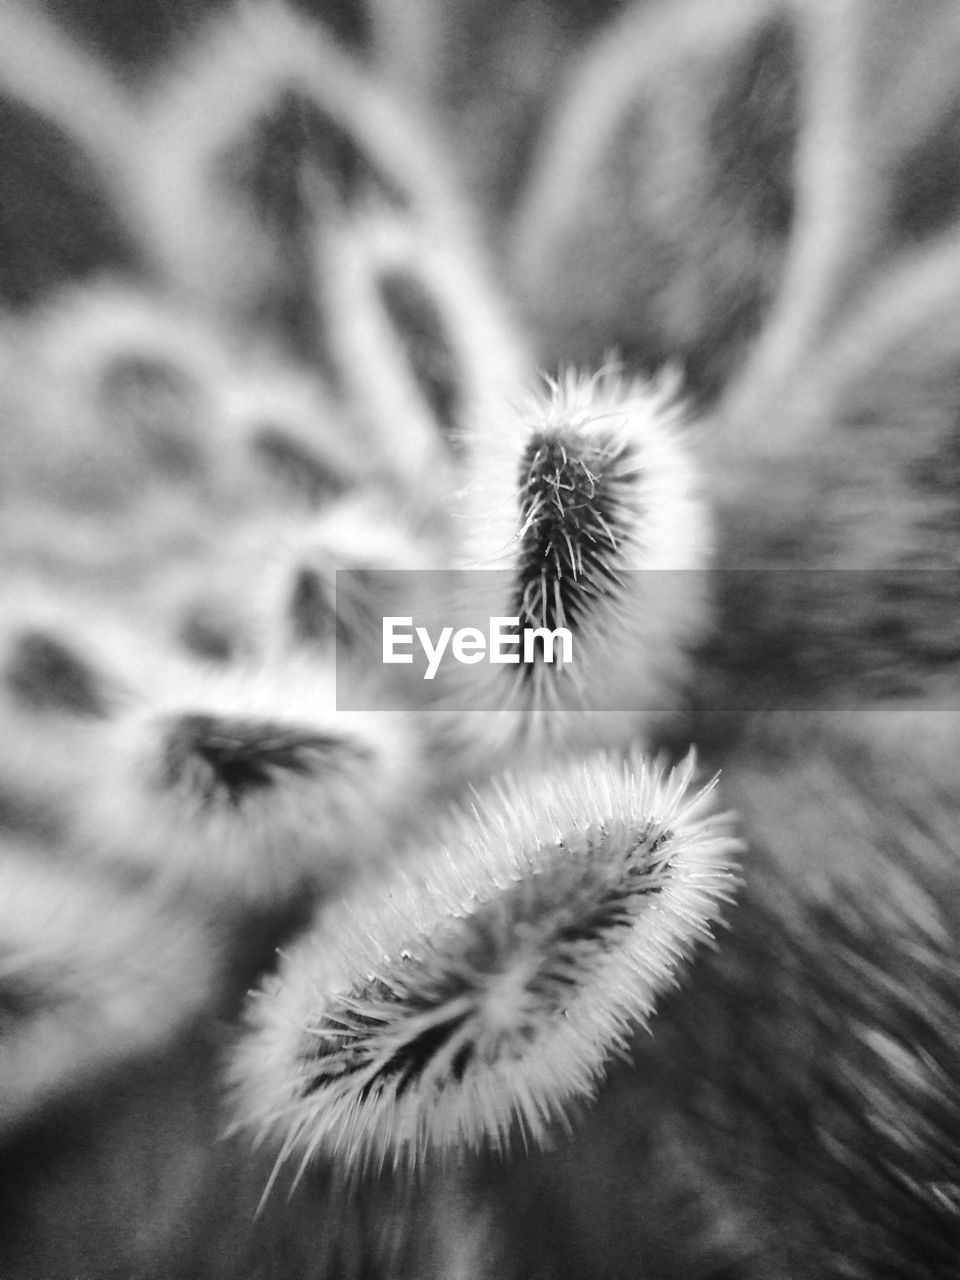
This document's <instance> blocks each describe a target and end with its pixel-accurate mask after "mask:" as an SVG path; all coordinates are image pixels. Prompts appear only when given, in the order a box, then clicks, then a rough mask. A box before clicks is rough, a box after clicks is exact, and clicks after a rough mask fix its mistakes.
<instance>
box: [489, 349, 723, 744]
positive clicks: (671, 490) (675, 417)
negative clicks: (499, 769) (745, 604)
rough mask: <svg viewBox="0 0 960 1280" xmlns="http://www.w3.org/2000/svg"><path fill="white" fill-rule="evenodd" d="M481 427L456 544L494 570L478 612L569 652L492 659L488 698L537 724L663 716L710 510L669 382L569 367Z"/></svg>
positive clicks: (694, 630)
mask: <svg viewBox="0 0 960 1280" xmlns="http://www.w3.org/2000/svg"><path fill="white" fill-rule="evenodd" d="M487 431H488V435H490V438H489V440H488V441H487V446H486V449H485V451H484V452H483V453H482V454H481V453H480V450H479V447H478V449H477V453H478V456H479V461H478V463H477V468H476V470H477V474H476V478H475V481H474V482H473V484H472V485H471V486H470V488H469V490H468V493H467V502H468V504H469V515H470V522H469V523H470V532H469V542H468V543H467V546H468V547H469V549H470V552H471V559H472V561H473V563H474V564H475V565H477V566H479V567H481V568H485V569H498V568H499V569H500V570H501V572H500V573H497V574H491V575H490V584H491V585H490V592H491V594H492V595H493V596H495V597H497V598H498V599H497V601H496V607H494V608H493V609H492V613H494V614H496V615H500V616H504V617H517V618H519V628H520V630H521V631H523V630H524V629H532V628H546V629H547V630H548V631H551V632H552V631H553V630H555V629H556V628H559V627H565V628H568V629H569V631H570V632H571V635H572V642H573V656H572V660H571V661H570V662H568V663H563V662H558V661H555V662H554V663H552V664H551V663H548V662H545V661H543V649H542V648H540V647H537V648H535V650H534V652H535V655H536V660H535V661H533V662H520V663H519V664H517V665H505V666H500V667H498V668H496V669H495V670H494V675H493V676H492V677H491V679H493V680H495V681H496V682H497V684H496V688H495V690H494V693H493V701H494V703H495V705H497V706H500V707H503V708H504V709H506V710H516V711H518V712H524V713H528V714H531V715H532V716H533V717H534V718H536V719H538V720H539V722H540V723H541V725H542V727H543V728H544V729H545V730H546V732H548V733H549V732H550V731H551V728H559V725H560V723H561V721H560V719H558V720H557V722H556V725H554V726H551V722H550V716H549V714H547V715H546V716H540V713H541V712H545V713H551V712H557V711H571V710H572V711H574V712H575V713H576V715H577V717H579V716H580V714H581V713H583V712H604V713H613V712H615V711H621V710H623V711H626V712H628V713H636V715H641V714H645V715H647V716H648V717H649V716H655V715H657V714H662V713H663V711H664V710H665V709H667V708H669V706H670V705H671V703H672V701H673V700H674V698H675V697H676V694H677V691H678V688H679V687H681V686H682V684H683V681H684V678H685V675H686V668H687V661H688V651H689V648H690V647H691V646H692V645H693V644H695V643H696V642H697V641H699V640H700V639H701V638H702V637H703V636H704V634H705V633H706V630H707V626H708V623H709V607H708V598H707V582H706V574H705V573H704V572H702V571H703V570H705V569H706V567H707V565H708V562H709V553H710V545H711V537H710V522H709V517H708V512H707V509H706V505H705V502H704V500H703V498H702V496H701V494H700V492H699V487H700V485H699V477H698V474H697V467H696V462H695V459H694V456H693V452H692V442H691V440H690V435H689V428H688V427H686V426H685V423H684V412H683V407H682V404H681V402H680V400H679V397H678V386H677V380H676V378H675V377H673V376H672V375H664V376H662V377H661V378H659V379H658V380H656V381H642V380H640V379H630V378H626V377H623V376H621V375H620V374H619V373H618V372H617V371H616V370H615V369H613V368H605V369H602V370H600V371H599V372H598V373H595V374H594V375H592V376H586V375H584V374H579V373H576V372H574V371H568V372H566V373H564V374H563V375H562V376H561V377H560V379H559V380H557V381H552V380H550V381H548V383H547V389H546V392H545V394H541V395H538V396H536V397H534V398H533V399H531V400H530V401H528V402H527V403H526V404H525V405H523V406H521V407H520V408H519V409H518V410H516V411H514V412H513V413H511V414H510V415H508V417H507V419H506V420H501V421H500V423H499V424H498V434H496V435H495V436H494V435H493V434H492V432H491V428H490V427H489V426H488V428H487ZM473 580H474V582H475V584H476V586H477V589H478V590H479V589H480V588H481V587H482V583H483V581H484V575H482V574H475V575H473ZM562 723H563V724H564V725H567V726H568V727H569V725H570V724H574V725H575V724H577V723H579V720H578V719H574V720H572V721H571V720H569V718H567V717H564V718H563V721H562ZM566 731H567V730H566V729H564V730H563V732H566Z"/></svg>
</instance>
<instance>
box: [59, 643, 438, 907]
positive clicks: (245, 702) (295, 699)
mask: <svg viewBox="0 0 960 1280" xmlns="http://www.w3.org/2000/svg"><path fill="white" fill-rule="evenodd" d="M90 745H91V760H90V763H89V766H88V767H87V770H86V773H87V778H88V783H87V788H86V793H85V796H84V801H83V804H82V806H81V807H80V810H79V813H78V819H77V821H78V826H79V830H80V833H81V836H82V843H83V847H84V850H85V851H86V853H87V855H88V856H89V857H91V858H93V859H102V860H103V861H104V862H105V863H107V864H108V865H116V866H119V867H125V868H127V869H129V870H131V871H135V872H138V873H140V874H142V875H144V876H146V877H147V878H149V879H151V880H153V881H155V882H157V883H158V884H159V885H160V886H163V887H168V888H171V889H184V890H187V891H193V892H196V893H199V894H201V895H204V894H213V895H214V896H217V897H219V898H222V899H224V900H229V901H232V902H235V903H238V904H240V905H243V904H251V905H257V904H265V905H267V906H270V905H272V904H275V903H276V902H278V901H279V902H282V901H286V900H288V899H290V898H291V896H292V895H295V894H296V893H298V892H309V891H311V890H314V891H316V890H325V889H329V888H330V887H331V885H333V884H335V883H338V882H339V881H340V880H341V879H342V878H343V877H345V876H348V875H351V874H354V873H355V872H356V871H357V870H358V869H359V868H360V867H362V866H364V864H365V863H368V862H370V861H372V860H375V859H378V858H381V857H383V856H385V854H387V853H389V852H391V851H392V848H393V842H394V840H395V838H396V833H397V832H398V831H400V830H402V829H403V827H404V825H405V823H406V822H408V821H409V820H410V818H411V813H412V811H413V808H414V805H415V797H417V796H418V795H422V794H423V792H424V791H425V790H427V789H428V788H429V785H430V780H429V778H428V777H427V775H426V772H425V770H424V769H423V767H422V765H421V753H420V747H419V738H418V735H417V733H416V731H415V727H414V724H413V721H412V719H411V717H409V716H407V717H403V716H401V715H400V714H399V713H397V714H394V713H390V712H383V713H374V712H369V713H366V712H357V713H349V712H338V711H337V710H336V695H335V690H334V686H333V676H332V673H331V672H329V671H327V670H325V669H323V668H321V667H319V665H316V666H311V667H309V668H303V669H300V668H298V666H297V664H296V663H295V662H293V661H291V662H288V663H287V664H285V665H284V666H283V667H282V668H281V669H279V670H278V671H276V672H273V671H272V670H268V669H266V668H258V669H257V670H256V671H253V672H245V671H241V670H227V671H223V672H217V671H210V672H207V673H203V674H200V675H197V674H194V673H189V672H182V673H179V674H176V675H175V676H174V677H173V678H171V679H170V680H169V681H168V687H167V688H166V690H163V689H161V690H160V691H159V692H156V693H154V694H153V696H151V697H141V698H140V699H139V701H138V702H137V704H136V705H133V706H131V707H130V708H129V709H128V710H127V711H126V712H125V714H123V715H119V716H116V717H114V718H113V719H112V720H111V721H109V722H108V723H106V724H105V725H103V726H102V727H100V728H98V729H97V730H96V732H95V733H92V734H91V742H90Z"/></svg>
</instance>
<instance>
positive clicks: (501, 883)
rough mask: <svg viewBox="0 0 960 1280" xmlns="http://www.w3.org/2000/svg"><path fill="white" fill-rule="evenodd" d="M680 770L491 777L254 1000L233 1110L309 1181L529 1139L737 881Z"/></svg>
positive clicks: (591, 766)
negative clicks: (322, 1173)
mask: <svg viewBox="0 0 960 1280" xmlns="http://www.w3.org/2000/svg"><path fill="white" fill-rule="evenodd" d="M694 772H695V761H694V758H693V755H692V753H691V755H690V756H689V757H688V758H687V760H686V762H685V763H684V764H683V765H681V766H679V767H678V768H676V769H674V770H671V771H670V772H669V773H668V772H666V771H665V770H664V768H663V767H661V766H660V765H657V764H649V763H640V762H636V763H633V764H623V763H618V762H615V761H614V760H612V759H610V758H608V757H606V756H599V757H596V758H594V759H591V760H589V761H587V762H585V763H581V764H576V765H570V766H567V767H564V768H562V769H557V770H555V771H554V772H552V773H550V774H547V775H546V776H544V777H540V778H528V779H523V780H512V779H510V778H507V780H505V781H501V782H499V783H498V784H497V785H496V786H495V787H494V788H493V789H492V790H491V791H489V792H488V793H487V794H485V795H477V797H476V799H475V801H474V803H473V804H472V806H471V807H470V809H469V810H467V811H465V812H463V813H461V814H460V815H459V816H457V817H455V818H454V819H453V820H452V822H451V825H450V826H449V828H448V829H447V831H446V833H445V835H444V836H443V838H442V839H440V840H439V841H438V842H437V843H436V844H435V845H434V846H433V847H432V848H431V849H430V850H429V852H428V853H426V854H425V855H424V856H423V858H422V860H421V861H418V862H417V863H416V864H414V866H413V868H412V869H411V870H409V871H407V872H405V873H404V874H403V876H402V877H401V878H399V879H398V880H397V881H396V882H395V883H394V884H393V885H387V886H385V887H383V888H382V889H381V890H380V891H379V892H376V891H374V890H372V889H371V890H370V891H369V892H365V893H364V894H363V896H362V897H361V896H360V895H359V894H354V895H353V897H352V898H351V899H350V900H348V901H347V902H346V903H344V904H342V905H340V906H339V907H336V908H331V909H329V910H328V911H327V912H325V913H324V914H322V915H321V916H320V917H319V919H318V921H317V923H316V925H315V927H314V929H313V931H312V932H311V933H310V934H308V935H307V936H306V937H305V938H304V939H303V940H302V941H300V942H299V943H298V944H297V945H296V946H295V947H294V948H293V949H292V950H291V951H290V952H289V953H288V954H287V955H286V957H285V959H284V961H283V964H282V967H281V970H280V973H279V975H278V976H277V977H276V978H275V979H272V980H269V981H268V983H267V985H266V986H265V987H264V988H263V989H262V990H261V991H260V992H259V993H258V994H257V995H256V996H255V997H254V999H253V1002H252V1005H251V1009H250V1015H249V1016H250V1023H251V1026H250V1030H249V1031H248V1033H247V1035H246V1038H245V1040H244V1041H243V1042H242V1043H241V1045H240V1046H239V1049H238V1051H237V1055H236V1059H235V1062H234V1064H233V1080H234V1084H235V1087H236V1102H237V1113H238V1116H239V1119H240V1122H241V1124H243V1125H245V1126H250V1127H252V1128H253V1129H254V1130H255V1131H257V1132H258V1133H259V1135H260V1137H261V1139H263V1138H267V1137H269V1139H270V1140H271V1141H272V1142H273V1143H274V1144H275V1145H276V1146H277V1147H278V1148H279V1152H280V1155H279V1160H280V1163H281V1164H282V1163H283V1162H284V1161H286V1160H290V1159H297V1160H299V1161H301V1162H302V1164H303V1165H305V1164H306V1163H308V1162H309V1161H310V1160H311V1158H312V1157H313V1156H314V1155H315V1154H320V1153H324V1154H326V1155H328V1156H333V1157H334V1158H336V1159H337V1160H339V1161H341V1162H342V1163H343V1165H344V1166H346V1167H348V1168H357V1167H364V1166H366V1165H373V1166H384V1165H388V1166H409V1167H411V1168H412V1167H415V1166H417V1165H418V1163H419V1162H420V1161H421V1160H422V1158H424V1157H425V1156H426V1155H427V1154H428V1152H430V1151H432V1150H439V1151H450V1150H454V1149H462V1148H464V1147H474V1148H476V1147H480V1146H481V1145H486V1144H489V1145H490V1146H492V1147H493V1148H497V1149H500V1148H503V1147H504V1146H505V1145H506V1144H507V1142H508V1139H509V1138H510V1136H511V1135H512V1134H515V1133H516V1132H519V1134H520V1135H521V1136H522V1138H523V1140H524V1141H525V1142H527V1143H539V1142H540V1141H541V1140H543V1138H544V1137H545V1135H546V1133H547V1130H548V1128H549V1126H550V1124H551V1122H552V1121H554V1120H556V1119H559V1118H561V1117H562V1116H563V1114H564V1109H565V1107H566V1106H567V1105H568V1104H569V1103H570V1102H571V1100H573V1099H576V1098H582V1097H584V1096H590V1095H591V1094H592V1092H593V1090H594V1088H595V1086H596V1085H597V1084H598V1082H599V1080H600V1078H601V1076H602V1075H603V1073H604V1070H605V1067H606V1064H607V1061H608V1059H609V1057H610V1055H611V1054H612V1053H614V1052H616V1051H622V1050H624V1049H625V1047H626V1046H627V1043H628V1037H629V1035H630V1033H631V1031H632V1030H633V1029H634V1028H636V1027H638V1026H640V1027H642V1026H646V1025H647V1024H648V1023H649V1021H650V1019H651V1018H652V1017H653V1014H654V1011H655V1008H656V1004H657V1001H658V999H659V997H660V996H661V995H662V994H663V992H664V991H666V990H667V989H668V988H670V987H672V986H674V985H675V984H676V983H677V981H678V976H679V972H680V969H681V967H682V965H683V963H684V962H685V961H686V959H687V958H688V957H689V955H690V953H691V952H692V951H693V950H694V948H695V947H696V946H697V945H698V944H699V943H701V942H703V941H704V940H708V939H709V938H710V936H711V931H710V930H711V923H712V922H713V921H714V920H715V919H716V917H717V914H718V911H719V909H720V906H721V904H722V903H723V902H724V901H725V900H726V899H727V898H728V896H729V894H730V892H731V888H732V885H733V882H734V881H733V875H732V871H731V860H732V858H733V857H734V855H735V853H736V850H737V848H738V843H737V841H736V840H735V839H734V838H733V837H732V836H731V834H730V826H729V821H728V819H727V817H726V816H722V815H717V814H716V813H715V812H713V808H712V803H711V801H710V799H709V798H708V793H709V792H710V791H711V786H707V787H706V788H705V789H703V790H698V789H697V788H696V786H695V785H694Z"/></svg>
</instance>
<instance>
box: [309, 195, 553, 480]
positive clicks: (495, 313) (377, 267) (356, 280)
mask: <svg viewBox="0 0 960 1280" xmlns="http://www.w3.org/2000/svg"><path fill="white" fill-rule="evenodd" d="M317 234H318V237H319V241H320V245H321V252H320V254H319V268H318V273H317V283H316V288H317V295H318V297H319V298H320V301H321V305H322V307H323V309H324V311H325V313H326V314H327V316H328V318H329V334H328V343H329V350H330V356H331V359H332V361H333V363H334V365H335V367H336V369H337V373H338V377H339V380H340V382H341V384H342V385H343V387H344V388H345V390H346V392H347V394H348V395H349V396H350V399H351V403H352V404H354V405H355V406H356V407H357V413H358V415H359V417H360V419H361V423H362V426H363V427H364V429H365V432H366V434H368V435H369V436H370V437H371V439H372V441H374V442H375V443H376V444H377V446H378V449H379V451H380V453H381V454H382V455H383V456H384V457H386V458H388V459H389V464H390V467H391V469H392V470H393V471H394V472H395V473H398V474H400V475H402V476H404V477H406V478H408V479H409V480H410V481H411V482H412V483H413V484H415V485H416V486H417V488H419V487H420V481H421V477H422V474H423V471H424V469H425V468H426V467H429V468H430V470H431V485H432V486H433V488H434V491H435V492H438V491H439V490H440V489H441V487H442V485H443V483H444V480H445V479H447V478H448V477H447V472H448V468H449V466H450V464H451V462H456V461H458V460H461V459H462V454H463V451H464V449H465V447H466V441H467V436H468V427H469V424H470V423H472V422H484V421H486V420H487V419H488V418H489V417H490V416H491V415H492V414H494V413H495V412H496V411H497V409H498V407H499V404H500V402H501V400H502V398H503V397H504V396H507V395H511V394H515V393H516V391H517V390H518V389H519V388H522V387H523V386H524V385H526V383H527V382H528V381H529V378H530V377H531V375H532V373H533V370H534V366H533V363H532V358H531V357H530V355H529V353H528V352H527V351H526V350H525V347H526V344H525V341H524V340H523V338H522V337H521V335H520V333H519V331H518V329H517V326H516V325H515V324H514V323H513V321H512V318H511V316H510V315H509V312H508V309H507V307H506V305H505V303H504V302H502V301H501V300H500V299H499V298H498V297H497V295H496V291H495V290H494V289H493V287H492V285H491V282H490V280H489V278H488V273H487V270H486V268H485V264H484V263H483V261H482V256H481V255H480V253H479V252H478V249H477V247H476V246H475V245H474V244H473V243H472V242H471V237H470V236H469V235H468V234H466V232H464V233H463V234H460V235H457V236H454V235H452V234H451V232H449V231H448V232H447V233H446V234H445V235H438V234H437V232H436V230H435V229H434V228H431V227H427V226H424V225H423V223H422V222H421V221H419V220H417V219H415V218H412V217H410V216H408V215H405V214H404V213H403V212H402V211H397V210H391V209H389V208H385V207H382V206H380V207H378V206H375V205H373V204H370V205H368V206H366V207H364V208H363V209H361V210H360V211H359V213H358V214H357V215H356V216H355V217H353V218H351V219H349V220H346V219H332V220H327V221H326V222H324V223H323V224H322V225H321V226H320V227H319V228H318V233H317Z"/></svg>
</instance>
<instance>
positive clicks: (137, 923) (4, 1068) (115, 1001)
mask: <svg viewBox="0 0 960 1280" xmlns="http://www.w3.org/2000/svg"><path fill="white" fill-rule="evenodd" d="M216 983H217V978H216V956H215V952H214V946H213V944H212V941H211V939H210V938H209V937H208V936H207V935H206V934H205V932H204V931H203V929H202V927H201V926H200V925H199V923H197V922H196V921H195V920H191V919H190V918H189V917H187V916H185V915H184V914H183V913H180V914H178V915H172V914H166V913H163V912H162V911H160V910H159V909H158V908H157V907H156V906H155V905H150V904H148V903H147V902H146V901H144V900H143V899H142V898H139V897H135V896H133V895H131V894H128V893H125V892H122V891H120V890H119V889H118V888H117V887H116V886H113V885H110V884H104V883H103V882H102V881H100V880H97V881H93V880H91V879H87V878H84V877H83V876H82V875H80V874H78V872H77V871H76V870H74V869H69V870H68V869H67V868H66V867H65V866H64V865H63V862H62V860H58V862H57V863H56V864H54V863H53V862H52V861H51V860H45V859H43V858H40V857H38V854H37V852H36V850H34V849H26V848H24V849H21V848H19V847H18V846H15V845H12V844H9V843H4V844H3V846H2V847H0V1134H3V1133H5V1132H6V1131H7V1130H9V1129H10V1128H12V1127H13V1126H15V1125H17V1124H20V1123H22V1122H23V1121H24V1120H26V1119H28V1118H29V1117H30V1116H32V1115H35V1114H36V1113H37V1111H38V1110H39V1109H40V1108H42V1107H44V1106H45V1105H47V1104H49V1102H50V1101H52V1100H53V1099H55V1098H56V1097H59V1096H63V1095H65V1094H67V1093H69V1092H71V1091H77V1090H79V1089H81V1088H82V1087H83V1086H84V1084H85V1082H87V1081H88V1080H90V1079H91V1078H93V1077H94V1076H95V1075H97V1074H99V1073H103V1072H105V1071H109V1070H111V1069H114V1068H115V1067H117V1066H118V1065H119V1064H121V1063H123V1062H124V1061H126V1060H128V1059H130V1058H131V1057H134V1056H138V1055H141V1054H144V1055H146V1054H149V1053H151V1052H154V1051H156V1050H157V1049H158V1048H159V1047H160V1046H161V1045H163V1044H164V1043H165V1042H166V1041H167V1040H169V1039H170V1038H171V1037H172V1036H174V1035H175V1034H177V1033H178V1032H179V1031H182V1030H183V1029H185V1027H186V1026H187V1025H188V1024H189V1022H190V1021H191V1019H193V1018H194V1017H196V1016H198V1015H199V1014H200V1013H201V1012H202V1011H203V1010H204V1009H205V1008H206V1007H208V1006H209V1005H210V1004H211V1002H212V1001H213V1000H214V999H215V998H216V995H217V990H216Z"/></svg>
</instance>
